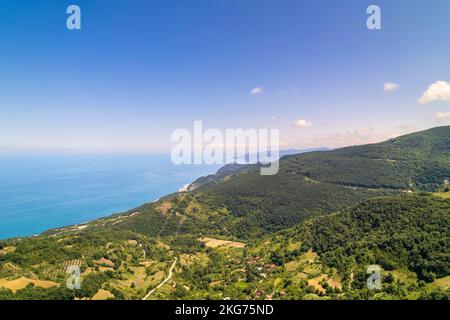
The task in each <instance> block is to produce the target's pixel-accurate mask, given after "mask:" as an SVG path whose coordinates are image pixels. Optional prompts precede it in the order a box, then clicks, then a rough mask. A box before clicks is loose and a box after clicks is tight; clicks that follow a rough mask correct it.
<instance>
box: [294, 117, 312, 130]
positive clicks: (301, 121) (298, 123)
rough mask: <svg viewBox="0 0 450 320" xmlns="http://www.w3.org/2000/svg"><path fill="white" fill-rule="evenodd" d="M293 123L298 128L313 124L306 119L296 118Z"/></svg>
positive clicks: (308, 126)
mask: <svg viewBox="0 0 450 320" xmlns="http://www.w3.org/2000/svg"><path fill="white" fill-rule="evenodd" d="M294 125H295V126H297V127H300V128H310V127H313V126H314V123H312V122H311V121H308V120H306V119H298V120H297V121H295V123H294Z"/></svg>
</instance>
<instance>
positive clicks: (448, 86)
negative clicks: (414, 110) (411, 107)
mask: <svg viewBox="0 0 450 320" xmlns="http://www.w3.org/2000/svg"><path fill="white" fill-rule="evenodd" d="M435 101H450V83H448V82H445V81H436V82H435V83H433V84H431V85H430V86H429V87H428V89H427V90H426V91H425V92H424V94H423V95H422V97H421V98H420V99H419V101H418V102H419V103H420V104H428V103H432V102H435Z"/></svg>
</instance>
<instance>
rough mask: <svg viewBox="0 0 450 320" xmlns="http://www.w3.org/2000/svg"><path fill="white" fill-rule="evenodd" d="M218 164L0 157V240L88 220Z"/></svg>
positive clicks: (150, 197)
mask: <svg viewBox="0 0 450 320" xmlns="http://www.w3.org/2000/svg"><path fill="white" fill-rule="evenodd" d="M219 167H220V166H217V165H214V166H207V165H204V166H199V165H195V166H194V165H181V166H178V165H174V164H172V162H171V161H170V157H169V156H168V155H73V154H72V155H68V154H66V155H61V154H53V155H48V154H47V155H41V154H39V155H37V154H34V155H25V154H20V155H19V154H15V155H11V154H9V155H5V154H2V155H0V239H5V238H11V237H18V236H28V235H34V234H37V233H40V232H43V231H45V230H47V229H49V228H54V227H61V226H67V225H72V224H78V223H83V222H87V221H90V220H93V219H96V218H100V217H104V216H108V215H110V214H113V213H118V212H123V211H126V210H128V209H132V208H134V207H136V206H138V205H141V204H143V203H145V202H150V201H154V200H156V199H157V198H159V197H161V196H163V195H166V194H168V193H172V192H175V191H178V190H179V189H180V188H181V187H183V186H184V185H186V184H188V183H190V182H192V181H193V180H195V179H196V178H198V177H200V176H203V175H207V174H211V173H213V172H215V171H217V169H218V168H219Z"/></svg>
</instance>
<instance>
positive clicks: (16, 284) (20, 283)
mask: <svg viewBox="0 0 450 320" xmlns="http://www.w3.org/2000/svg"><path fill="white" fill-rule="evenodd" d="M29 283H33V284H34V285H35V286H38V287H42V288H45V289H47V288H50V287H55V286H59V284H58V283H56V282H53V281H44V280H36V279H29V278H25V277H21V278H18V279H14V280H8V279H0V287H2V288H6V289H10V290H12V291H13V292H16V291H17V290H20V289H23V288H25V287H26V286H27V285H28V284H29Z"/></svg>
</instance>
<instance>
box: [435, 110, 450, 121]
mask: <svg viewBox="0 0 450 320" xmlns="http://www.w3.org/2000/svg"><path fill="white" fill-rule="evenodd" d="M436 119H438V120H444V119H450V112H438V113H436Z"/></svg>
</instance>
